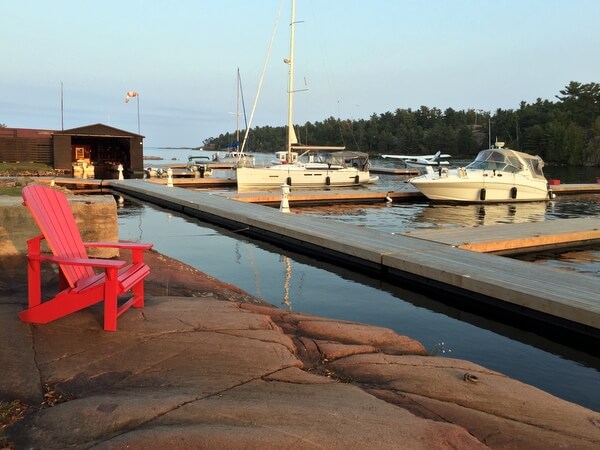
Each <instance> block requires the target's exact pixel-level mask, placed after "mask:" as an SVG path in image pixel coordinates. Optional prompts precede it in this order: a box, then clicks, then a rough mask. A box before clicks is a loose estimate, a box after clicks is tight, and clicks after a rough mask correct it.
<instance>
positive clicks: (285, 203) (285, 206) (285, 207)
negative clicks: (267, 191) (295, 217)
mask: <svg viewBox="0 0 600 450" xmlns="http://www.w3.org/2000/svg"><path fill="white" fill-rule="evenodd" d="M289 195H290V187H289V186H288V185H287V184H282V185H281V203H280V204H279V211H281V212H284V213H289V212H290V202H289V200H288V196H289Z"/></svg>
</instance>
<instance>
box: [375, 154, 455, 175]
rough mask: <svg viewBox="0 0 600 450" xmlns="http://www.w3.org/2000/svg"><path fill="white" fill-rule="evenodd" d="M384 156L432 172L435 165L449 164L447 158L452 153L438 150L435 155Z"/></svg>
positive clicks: (411, 167) (410, 166)
mask: <svg viewBox="0 0 600 450" xmlns="http://www.w3.org/2000/svg"><path fill="white" fill-rule="evenodd" d="M381 157H382V158H390V159H400V160H402V161H403V162H404V164H406V167H408V168H410V169H419V170H423V171H425V172H432V171H433V168H434V167H439V166H447V165H448V164H449V162H448V161H446V160H445V158H451V157H452V155H448V154H447V153H442V152H437V153H436V154H434V155H419V156H409V155H381Z"/></svg>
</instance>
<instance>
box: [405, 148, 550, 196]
mask: <svg viewBox="0 0 600 450" xmlns="http://www.w3.org/2000/svg"><path fill="white" fill-rule="evenodd" d="M543 167H544V162H543V161H542V159H541V158H540V157H539V156H532V155H529V154H527V153H523V152H518V151H516V150H511V149H508V148H504V143H503V142H496V144H495V145H494V146H492V147H491V148H489V149H486V150H482V151H480V152H479V154H478V155H477V157H476V158H475V160H474V161H473V162H472V163H470V164H469V165H467V166H466V167H459V168H458V169H448V168H446V167H440V168H438V170H437V171H433V173H427V174H425V175H421V176H418V177H415V178H412V179H410V180H409V181H410V183H412V185H413V186H415V187H416V188H417V189H418V190H419V191H421V193H423V194H424V195H425V196H426V197H427V198H429V199H430V200H435V201H446V202H469V203H489V202H524V201H541V200H548V199H550V198H553V196H554V194H553V193H552V191H551V189H550V188H549V186H548V181H547V180H546V178H545V177H544V173H543V171H542V168H543Z"/></svg>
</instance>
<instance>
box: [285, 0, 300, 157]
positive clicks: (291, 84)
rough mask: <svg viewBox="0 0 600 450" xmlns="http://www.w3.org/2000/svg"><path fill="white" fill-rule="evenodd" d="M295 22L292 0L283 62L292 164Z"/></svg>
mask: <svg viewBox="0 0 600 450" xmlns="http://www.w3.org/2000/svg"><path fill="white" fill-rule="evenodd" d="M295 20H296V1H295V0H292V14H291V21H290V56H289V58H288V59H287V60H286V61H285V62H286V63H287V64H289V66H290V69H289V79H288V134H287V153H288V155H287V157H288V162H292V144H295V143H296V142H297V139H296V133H294V121H293V120H294V119H293V111H292V108H293V96H294V27H295V23H294V22H295Z"/></svg>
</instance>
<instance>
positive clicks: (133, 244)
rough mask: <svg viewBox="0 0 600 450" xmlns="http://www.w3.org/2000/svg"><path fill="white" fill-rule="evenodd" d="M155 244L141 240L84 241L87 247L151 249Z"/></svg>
mask: <svg viewBox="0 0 600 450" xmlns="http://www.w3.org/2000/svg"><path fill="white" fill-rule="evenodd" d="M152 245H153V244H142V243H140V242H84V243H83V246H84V247H86V248H91V247H94V248H122V249H124V250H128V249H129V250H137V249H141V250H149V249H151V248H152Z"/></svg>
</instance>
